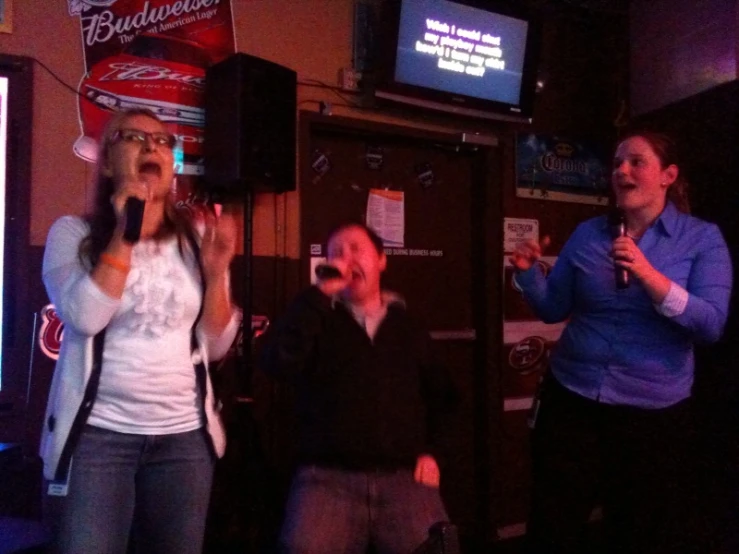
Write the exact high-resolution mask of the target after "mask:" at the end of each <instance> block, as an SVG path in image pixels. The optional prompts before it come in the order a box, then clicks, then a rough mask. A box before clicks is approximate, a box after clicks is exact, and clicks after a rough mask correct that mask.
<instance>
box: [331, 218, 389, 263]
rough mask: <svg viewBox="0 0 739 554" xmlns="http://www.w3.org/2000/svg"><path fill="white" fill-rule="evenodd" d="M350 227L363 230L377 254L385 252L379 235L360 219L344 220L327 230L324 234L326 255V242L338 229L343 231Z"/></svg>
mask: <svg viewBox="0 0 739 554" xmlns="http://www.w3.org/2000/svg"><path fill="white" fill-rule="evenodd" d="M350 227H357V228H358V229H361V230H362V231H364V233H365V234H366V235H367V238H368V239H370V242H372V245H373V246H374V247H375V250H377V254H378V255H380V256H382V255H383V254H384V253H385V245H384V244H383V243H382V239H381V238H380V235H378V234H377V233H376V232H375V231H373V230H372V229H371V228H369V227H368V226H367V224H365V223H362V222H361V221H345V222H343V223H340V224H338V225H337V226H336V227H334V228H333V229H331V231H329V233H328V235H327V236H326V244H325V247H326V248H325V250H326V254H327V255H328V243H329V242H331V239H332V238H333V237H334V235H336V234H337V233H339V232H340V231H343V230H344V229H349V228H350Z"/></svg>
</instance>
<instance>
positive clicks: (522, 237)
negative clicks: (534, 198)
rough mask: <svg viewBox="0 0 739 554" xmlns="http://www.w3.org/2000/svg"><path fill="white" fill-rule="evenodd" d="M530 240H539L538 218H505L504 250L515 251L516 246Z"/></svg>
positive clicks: (507, 251)
mask: <svg viewBox="0 0 739 554" xmlns="http://www.w3.org/2000/svg"><path fill="white" fill-rule="evenodd" d="M529 240H533V241H538V240H539V221H538V220H536V219H519V218H516V217H505V218H503V251H504V252H506V253H510V252H513V251H514V250H515V249H516V246H518V245H519V244H521V243H522V242H526V241H529Z"/></svg>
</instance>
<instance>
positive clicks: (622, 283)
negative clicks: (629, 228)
mask: <svg viewBox="0 0 739 554" xmlns="http://www.w3.org/2000/svg"><path fill="white" fill-rule="evenodd" d="M608 226H609V227H610V229H611V238H612V239H614V240H615V239H617V238H619V237H625V236H626V214H625V213H624V211H623V210H620V209H615V210H612V211H611V212H610V213H609V214H608ZM614 261H615V260H614ZM613 269H614V273H615V277H616V288H617V289H626V288H629V271H628V270H627V269H625V268H623V267H621V266H619V265H615V264H614V268H613Z"/></svg>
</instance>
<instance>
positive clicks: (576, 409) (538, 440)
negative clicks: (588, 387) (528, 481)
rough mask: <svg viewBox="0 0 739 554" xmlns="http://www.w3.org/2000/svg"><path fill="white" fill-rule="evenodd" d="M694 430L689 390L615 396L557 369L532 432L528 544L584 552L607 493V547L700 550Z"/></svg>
mask: <svg viewBox="0 0 739 554" xmlns="http://www.w3.org/2000/svg"><path fill="white" fill-rule="evenodd" d="M694 437H695V432H694V423H693V414H692V406H691V402H690V400H685V401H682V402H679V403H678V404H676V405H674V406H670V407H668V408H664V409H660V410H646V409H640V408H634V407H629V406H610V405H606V404H601V403H598V402H595V401H593V400H589V399H587V398H584V397H582V396H579V395H577V394H575V393H573V392H571V391H570V390H568V389H566V388H565V387H563V386H562V385H560V384H559V383H558V382H557V381H556V380H555V379H554V378H552V377H549V378H548V379H547V381H546V382H545V384H544V388H543V390H542V395H541V407H540V410H539V416H538V419H537V422H536V427H535V429H534V431H533V434H532V437H531V448H532V470H533V489H532V498H531V502H532V504H531V506H532V507H531V514H530V517H529V522H528V525H527V529H528V533H527V547H528V549H527V551H528V552H529V553H530V554H559V553H567V554H570V553H579V552H584V550H582V548H583V546H582V544H581V542H582V535H583V531H584V529H585V524H586V523H587V521H588V518H589V516H590V513H591V511H592V509H593V507H594V506H595V505H596V504H598V503H600V504H601V505H602V507H603V535H604V539H603V543H604V546H605V550H604V551H605V552H609V553H613V554H616V553H618V554H662V553H665V554H666V553H670V554H682V553H692V552H696V553H697V552H701V551H700V548H699V546H698V545H697V544H696V542H697V538H696V533H695V530H694V529H693V527H692V524H691V518H690V516H689V513H690V510H691V506H690V499H691V498H692V497H693V495H694V491H692V490H691V485H690V483H691V481H692V480H693V478H694V475H693V473H694V470H693V467H694V464H693V462H692V461H691V460H692V459H693V457H694V456H693V452H692V450H693V444H694V442H695V441H694ZM589 554H592V553H589ZM701 554H705V552H701Z"/></svg>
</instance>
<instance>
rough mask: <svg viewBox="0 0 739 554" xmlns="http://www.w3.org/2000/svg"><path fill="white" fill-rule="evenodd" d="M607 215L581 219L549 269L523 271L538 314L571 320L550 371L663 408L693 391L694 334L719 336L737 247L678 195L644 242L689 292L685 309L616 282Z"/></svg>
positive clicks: (607, 397) (598, 395) (608, 396)
mask: <svg viewBox="0 0 739 554" xmlns="http://www.w3.org/2000/svg"><path fill="white" fill-rule="evenodd" d="M612 243H613V240H612V238H611V234H610V230H609V228H608V223H607V219H606V217H605V216H601V217H596V218H593V219H590V220H588V221H585V222H584V223H581V224H580V225H579V226H578V227H577V229H576V230H575V232H574V233H573V234H572V236H571V237H570V239H569V240H568V241H567V243H566V244H565V246H564V248H563V249H562V251H561V253H560V255H559V258H558V259H557V262H556V263H555V265H554V267H553V268H552V270H551V272H550V274H549V275H548V276H547V277H544V275H543V274H542V272H541V270H540V269H539V268H538V267H537V264H535V265H534V266H533V267H532V268H531V269H529V270H528V271H524V272H521V273H519V274H518V275H517V276H516V280H517V282H518V283H519V285H520V286H521V288H522V289H523V291H524V296H525V298H526V300H527V301H528V302H529V304H530V305H531V306H532V308H533V309H534V311H535V313H536V314H537V316H538V317H540V318H541V319H542V320H543V321H545V322H547V323H555V322H559V321H564V320H566V319H568V318H569V322H568V324H567V326H566V328H565V330H564V332H563V334H562V337H561V338H560V340H559V342H558V344H557V346H556V347H555V349H554V352H553V353H552V357H551V360H550V364H551V370H552V372H553V375H554V376H555V377H556V378H557V380H558V381H559V382H560V383H562V384H563V385H564V386H566V387H567V388H569V389H570V390H572V391H574V392H576V393H578V394H580V395H582V396H585V397H587V398H591V399H594V400H598V401H600V402H604V403H607V404H626V405H632V406H639V407H643V408H662V407H666V406H669V405H671V404H674V403H676V402H678V401H680V400H682V399H684V398H687V397H688V396H690V390H691V387H692V385H693V373H694V356H693V344H694V343H695V342H715V341H716V340H718V339H719V337H720V336H721V333H722V331H723V328H724V325H725V323H726V316H727V312H728V305H729V297H730V295H731V283H732V269H731V259H730V257H729V251H728V249H727V247H726V242H725V241H724V239H723V237H722V235H721V232H720V231H719V229H718V227H717V226H716V225H714V224H711V223H707V222H705V221H702V220H700V219H698V218H695V217H691V216H689V215H687V214H683V213H681V212H679V211H678V210H677V209H676V208H675V206H674V205H673V204H672V203H669V202H668V204H667V206H666V207H665V209H664V210H663V212H662V214H661V215H660V216H659V217H658V218H657V219H656V221H655V222H654V223H653V224H652V225H651V226H650V227H649V228H648V229H647V231H646V232H645V233H644V235H643V236H642V237H641V239H640V240H639V241H638V242H637V245H638V246H639V248H640V249H641V251H642V252H643V253H644V255H645V257H646V258H647V260H649V262H650V263H651V264H652V265H653V266H654V268H655V269H656V270H657V271H659V272H661V273H662V274H663V275H665V276H666V277H667V278H669V279H670V280H672V281H673V283H674V284H675V285H677V286H679V287H682V288H683V289H685V291H687V303H686V304H685V306H684V309H682V310H681V313H678V314H671V316H667V315H663V313H668V311H666V310H661V309H660V306H655V305H654V304H653V302H652V300H651V298H650V297H649V296H648V294H647V292H646V291H645V290H644V287H643V286H642V285H641V283H640V282H639V281H638V280H636V279H632V282H631V286H630V287H629V288H627V289H621V290H619V289H617V288H616V285H615V279H614V269H613V267H614V266H613V259H612V258H611V257H610V256H609V252H610V251H611V247H612Z"/></svg>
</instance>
